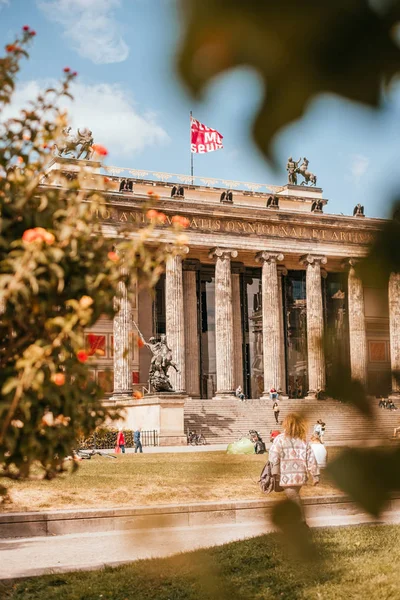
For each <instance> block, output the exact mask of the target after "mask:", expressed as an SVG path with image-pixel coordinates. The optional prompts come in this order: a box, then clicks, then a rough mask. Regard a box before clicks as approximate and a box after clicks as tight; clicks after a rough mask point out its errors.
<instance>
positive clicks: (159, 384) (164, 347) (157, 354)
mask: <svg viewBox="0 0 400 600" xmlns="http://www.w3.org/2000/svg"><path fill="white" fill-rule="evenodd" d="M135 326H136V328H137V330H138V333H139V335H140V337H141V339H142V341H143V343H144V345H145V346H146V347H147V348H148V349H149V350H150V352H151V353H152V355H153V356H152V359H151V362H150V369H149V381H150V384H151V386H152V387H153V389H154V391H155V392H173V391H174V390H173V387H172V385H171V382H170V380H169V377H168V369H169V368H170V367H172V368H174V369H175V371H176V372H177V373H179V369H178V367H177V365H176V364H175V362H174V361H173V360H172V351H171V348H169V347H168V343H167V336H166V335H165V334H161V336H160V341H157V340H156V338H155V337H151V338H149V341H148V342H146V340H145V339H144V337H143V335H142V334H141V332H140V330H139V328H138V327H137V325H136V323H135Z"/></svg>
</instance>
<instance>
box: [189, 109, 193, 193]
mask: <svg viewBox="0 0 400 600" xmlns="http://www.w3.org/2000/svg"><path fill="white" fill-rule="evenodd" d="M192 116H193V113H192V111H190V127H189V136H190V146H189V147H190V175H191V177H192V185H193V152H192Z"/></svg>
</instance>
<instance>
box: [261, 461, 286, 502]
mask: <svg viewBox="0 0 400 600" xmlns="http://www.w3.org/2000/svg"><path fill="white" fill-rule="evenodd" d="M258 483H259V484H260V488H261V491H262V492H264V493H265V494H270V493H271V492H283V488H282V487H281V486H280V485H279V475H272V465H271V463H270V461H268V462H267V464H266V465H265V467H264V468H263V470H262V471H261V475H260V479H259V480H258Z"/></svg>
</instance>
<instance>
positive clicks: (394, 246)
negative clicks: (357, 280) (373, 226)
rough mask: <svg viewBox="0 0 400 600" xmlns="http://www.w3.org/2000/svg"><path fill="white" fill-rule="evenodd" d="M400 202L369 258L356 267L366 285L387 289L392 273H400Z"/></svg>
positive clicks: (377, 237)
mask: <svg viewBox="0 0 400 600" xmlns="http://www.w3.org/2000/svg"><path fill="white" fill-rule="evenodd" d="M399 241H400V201H399V200H397V201H396V202H395V203H394V208H393V218H392V219H391V220H389V221H386V223H385V224H384V225H383V227H382V229H381V230H380V231H379V232H378V233H377V235H376V238H375V240H374V242H373V244H372V246H371V250H370V253H369V255H368V257H367V258H365V259H364V260H362V261H361V262H360V264H359V265H358V266H357V267H356V271H357V273H358V275H359V276H360V277H361V279H362V280H363V283H364V285H367V286H371V287H385V286H386V285H387V282H388V280H389V277H390V274H391V273H399V272H400V243H399Z"/></svg>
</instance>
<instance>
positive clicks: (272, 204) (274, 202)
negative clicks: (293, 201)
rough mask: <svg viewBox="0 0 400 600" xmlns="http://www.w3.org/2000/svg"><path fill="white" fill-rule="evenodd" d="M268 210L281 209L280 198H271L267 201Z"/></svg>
mask: <svg viewBox="0 0 400 600" xmlns="http://www.w3.org/2000/svg"><path fill="white" fill-rule="evenodd" d="M267 208H279V198H278V196H269V197H268V200H267Z"/></svg>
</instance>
